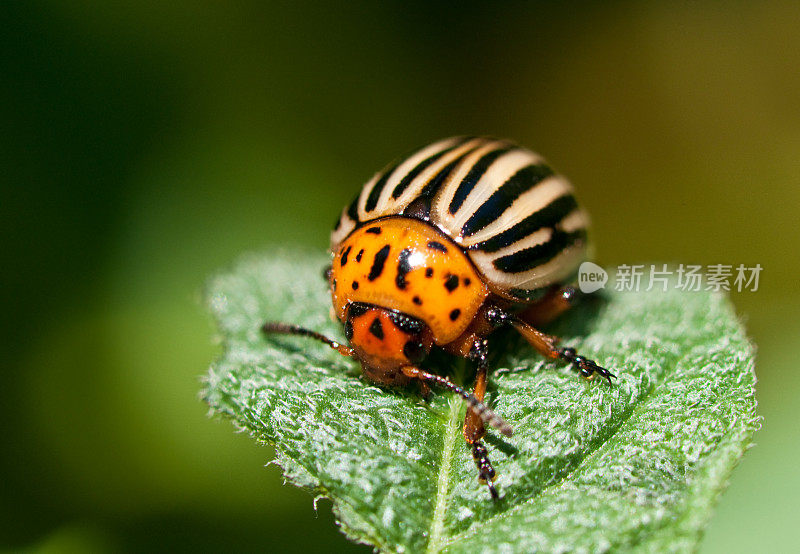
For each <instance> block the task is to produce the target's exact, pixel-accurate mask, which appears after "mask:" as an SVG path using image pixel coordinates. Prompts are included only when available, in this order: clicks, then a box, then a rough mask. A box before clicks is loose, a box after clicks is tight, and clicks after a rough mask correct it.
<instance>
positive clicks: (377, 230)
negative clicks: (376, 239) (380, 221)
mask: <svg viewBox="0 0 800 554" xmlns="http://www.w3.org/2000/svg"><path fill="white" fill-rule="evenodd" d="M364 232H365V233H372V234H373V235H380V234H381V228H380V227H370V228H369V229H367V230H366V231H364Z"/></svg>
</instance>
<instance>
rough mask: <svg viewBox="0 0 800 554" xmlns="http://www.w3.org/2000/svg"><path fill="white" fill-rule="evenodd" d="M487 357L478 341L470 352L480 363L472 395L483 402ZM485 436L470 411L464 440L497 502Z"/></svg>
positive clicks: (484, 348) (475, 416)
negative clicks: (483, 439) (484, 441)
mask: <svg viewBox="0 0 800 554" xmlns="http://www.w3.org/2000/svg"><path fill="white" fill-rule="evenodd" d="M486 355H487V345H486V340H476V341H475V343H474V344H473V347H472V350H470V353H469V358H470V359H472V360H475V361H476V362H478V373H477V375H476V377H475V388H474V389H473V392H472V394H473V396H475V398H477V399H478V400H481V401H483V398H484V396H485V395H486V375H487V372H488V365H487V364H486ZM485 434H486V430H485V429H484V427H483V422H482V421H481V419H480V417H478V414H476V413H475V412H474V411H472V410H468V411H467V415H466V416H465V417H464V439H465V440H466V441H467V444H468V445H469V446H470V449H471V450H472V459H473V460H474V461H475V466H476V467H477V468H478V481H480V482H481V483H484V484H485V485H486V486H487V487H488V488H489V494H491V495H492V498H493V499H494V500H497V499H498V498H500V496H499V495H498V494H497V489H496V488H495V486H494V483H493V482H492V481H494V477H495V472H494V467H492V462H491V461H489V453H488V452H487V450H486V446H485V445H484V444H483V441H482V440H481V439H482V438H483V436H484V435H485Z"/></svg>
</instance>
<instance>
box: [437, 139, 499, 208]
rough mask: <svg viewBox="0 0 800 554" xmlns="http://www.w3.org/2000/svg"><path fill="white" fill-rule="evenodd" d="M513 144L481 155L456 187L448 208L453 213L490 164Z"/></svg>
mask: <svg viewBox="0 0 800 554" xmlns="http://www.w3.org/2000/svg"><path fill="white" fill-rule="evenodd" d="M513 149H514V147H513V146H506V147H504V148H499V149H497V150H492V151H491V152H489V153H488V154H485V155H484V156H483V157H481V159H480V160H478V161H477V162H475V165H473V166H472V167H471V168H470V170H469V172H468V173H467V176H466V177H464V179H463V180H462V181H461V183H459V185H458V188H457V189H456V192H455V194H454V195H453V199H452V200H451V201H450V206H449V207H448V208H447V210H448V211H449V212H450V214H451V215H455V213H456V212H457V211H458V210H459V208H461V204H463V203H464V200H466V199H467V196H469V193H470V191H472V189H473V188H474V187H475V184H476V183H477V182H478V180H479V179H480V178H481V177H483V174H484V173H486V170H487V169H489V166H490V165H492V163H494V161H495V160H496V159H497V158H499V157H500V156H502V155H503V154H506V153H507V152H510V151H511V150H513Z"/></svg>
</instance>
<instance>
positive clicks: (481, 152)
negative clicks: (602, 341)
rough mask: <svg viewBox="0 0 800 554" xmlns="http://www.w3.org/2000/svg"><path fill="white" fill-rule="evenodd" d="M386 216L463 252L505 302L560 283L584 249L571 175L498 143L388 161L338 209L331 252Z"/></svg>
mask: <svg viewBox="0 0 800 554" xmlns="http://www.w3.org/2000/svg"><path fill="white" fill-rule="evenodd" d="M390 216H404V217H408V218H411V219H417V220H422V221H425V222H427V223H428V224H430V225H432V226H434V227H435V228H436V229H438V230H439V231H441V232H442V233H443V234H444V235H446V236H447V237H449V238H450V239H451V240H452V241H453V242H454V243H456V244H457V245H459V246H460V247H461V248H462V249H463V250H464V251H466V252H467V254H468V256H469V258H470V260H471V261H472V263H473V264H474V265H475V267H476V268H477V269H478V271H479V272H480V274H481V275H482V277H483V279H484V281H485V282H486V284H487V285H488V286H489V287H490V289H491V290H492V292H494V293H496V294H499V295H501V296H504V297H506V298H510V299H517V300H525V299H527V298H531V297H534V296H535V295H536V292H537V291H539V290H540V289H542V288H544V287H547V286H549V285H551V284H554V283H558V282H561V281H563V280H565V279H566V278H568V277H569V276H570V275H572V274H573V273H574V272H575V271H576V270H577V267H578V265H580V263H581V262H582V261H583V259H584V257H585V255H586V248H587V241H586V230H587V226H588V217H587V215H586V213H585V212H584V211H583V210H582V209H581V208H580V206H579V205H578V203H577V202H576V200H575V197H574V196H573V189H572V186H571V185H570V183H569V181H567V179H565V178H564V177H563V176H561V175H560V174H558V173H556V172H555V171H554V170H553V169H552V168H551V167H550V166H549V165H548V164H547V163H546V162H545V161H544V160H543V158H542V157H541V156H539V155H538V154H535V153H534V152H531V151H529V150H526V149H524V148H521V147H519V146H517V145H515V144H513V143H511V142H509V141H505V140H497V139H493V138H486V137H454V138H448V139H445V140H441V141H438V142H435V143H433V144H431V145H428V146H425V147H424V148H421V149H419V150H417V151H415V152H413V153H411V154H410V155H408V156H406V157H405V158H402V159H400V160H398V161H395V162H393V163H391V164H389V165H388V166H387V167H386V168H385V169H383V170H382V171H380V172H378V173H377V174H375V176H374V177H373V178H372V179H370V180H369V181H368V182H367V183H366V184H365V185H364V187H363V188H362V189H361V192H360V194H359V195H358V196H357V197H356V198H355V199H354V200H353V202H352V203H351V204H350V205H349V206H347V207H345V208H344V210H343V211H342V214H341V217H340V218H339V220H338V222H337V224H336V227H335V228H334V230H333V232H332V233H331V249H332V251H334V252H336V251H337V249H338V247H339V245H341V244H342V243H343V241H344V240H345V238H346V237H348V236H349V235H350V234H351V233H352V232H353V231H354V230H355V229H357V228H360V227H362V226H364V225H367V224H370V223H374V222H375V221H376V220H380V219H382V218H386V217H390ZM440 246H442V247H443V248H444V245H440Z"/></svg>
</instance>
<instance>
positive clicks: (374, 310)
mask: <svg viewBox="0 0 800 554" xmlns="http://www.w3.org/2000/svg"><path fill="white" fill-rule="evenodd" d="M344 330H345V335H346V336H347V340H349V341H350V345H351V346H352V347H353V350H354V351H355V353H356V357H357V358H358V359H359V360H360V361H361V365H362V366H363V368H364V374H365V375H366V376H367V377H368V378H369V379H371V380H373V381H376V382H379V383H383V384H390V385H400V384H404V383H406V382H408V380H409V379H408V377H406V376H405V375H404V374H403V373H402V372H401V371H400V368H401V367H403V366H407V365H416V364H418V363H420V362H421V361H422V360H424V359H425V357H426V356H427V355H428V353H429V352H430V350H431V346H432V345H433V336H432V334H431V332H430V330H429V329H428V327H427V325H425V323H423V322H422V321H420V320H419V319H416V318H413V317H411V316H408V315H406V314H403V313H401V312H398V311H396V310H389V309H386V308H381V307H378V306H373V305H370V304H363V303H359V302H354V303H352V304H350V306H349V307H348V310H347V317H346V319H345V324H344Z"/></svg>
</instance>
